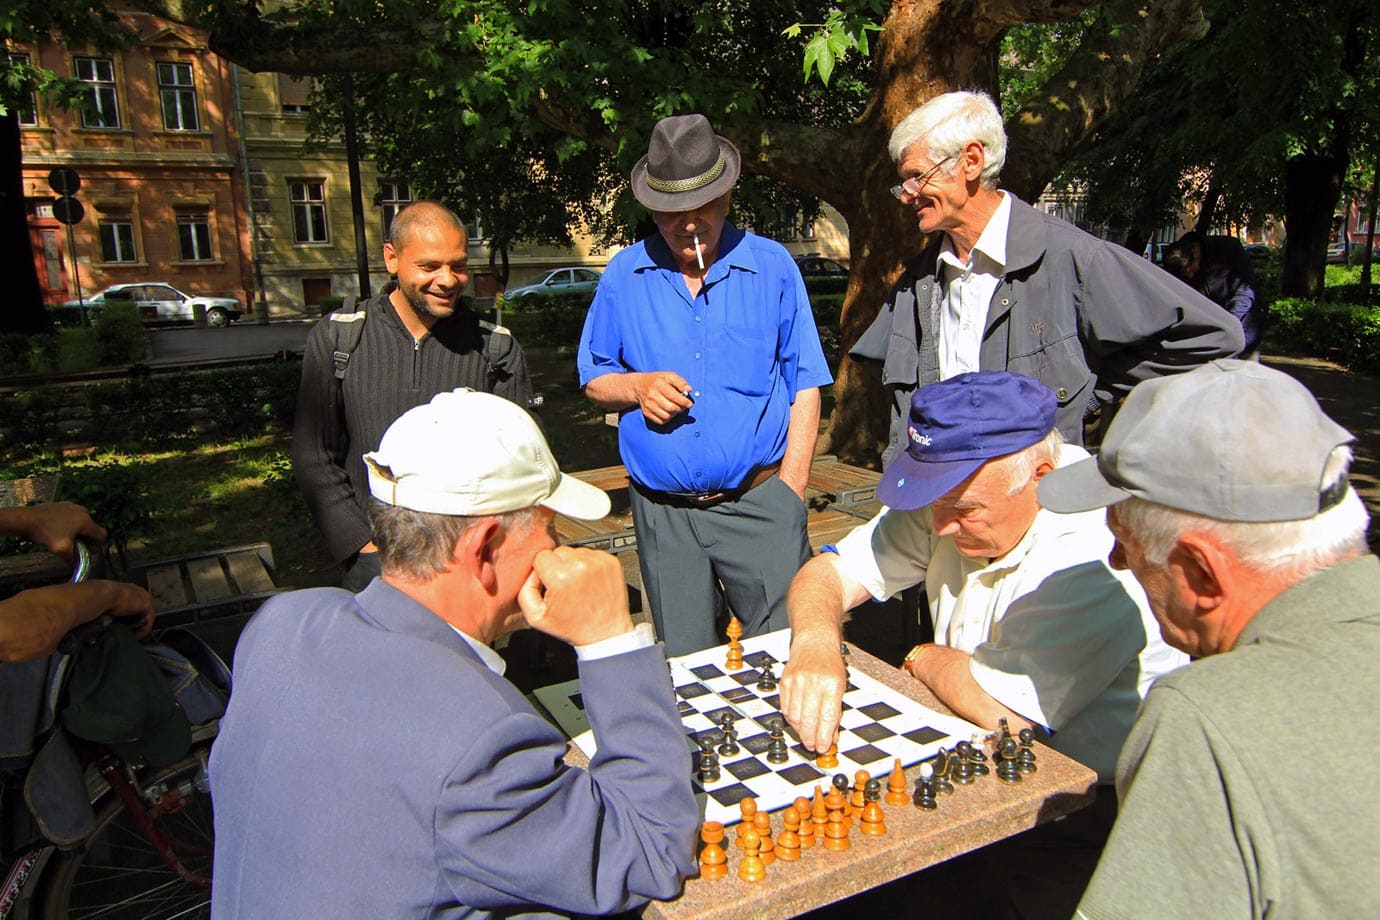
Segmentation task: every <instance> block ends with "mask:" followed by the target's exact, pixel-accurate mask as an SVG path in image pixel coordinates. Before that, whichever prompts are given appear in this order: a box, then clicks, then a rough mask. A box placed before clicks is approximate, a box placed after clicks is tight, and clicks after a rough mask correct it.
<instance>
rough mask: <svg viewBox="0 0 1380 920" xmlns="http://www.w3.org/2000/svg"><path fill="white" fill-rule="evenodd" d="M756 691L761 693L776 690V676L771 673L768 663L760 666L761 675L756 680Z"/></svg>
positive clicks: (769, 663)
mask: <svg viewBox="0 0 1380 920" xmlns="http://www.w3.org/2000/svg"><path fill="white" fill-rule="evenodd" d="M757 689H758V690H761V691H762V692H763V693H769V692H771V691H772V690H775V689H776V675H775V674H774V673H772V669H771V662H770V661H768V662H767V663H766V664H764V665H762V673H761V674H760V675H759V676H758V678H757Z"/></svg>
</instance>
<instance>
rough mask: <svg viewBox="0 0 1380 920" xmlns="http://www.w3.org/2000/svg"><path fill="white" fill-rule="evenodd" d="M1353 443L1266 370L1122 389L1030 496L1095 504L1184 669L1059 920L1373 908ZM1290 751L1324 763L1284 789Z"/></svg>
mask: <svg viewBox="0 0 1380 920" xmlns="http://www.w3.org/2000/svg"><path fill="white" fill-rule="evenodd" d="M1352 440H1353V438H1352V436H1351V434H1350V433H1349V432H1347V431H1346V430H1344V429H1343V428H1342V427H1341V426H1339V425H1337V424H1336V423H1335V422H1333V421H1332V420H1331V419H1330V418H1328V417H1327V416H1326V415H1325V414H1323V411H1322V409H1321V408H1320V407H1319V406H1318V402H1317V400H1316V399H1314V398H1313V395H1312V394H1311V393H1309V392H1308V390H1307V389H1306V388H1305V387H1304V386H1303V385H1302V384H1301V383H1299V382H1298V381H1297V380H1295V379H1293V378H1292V377H1290V376H1288V375H1287V374H1284V373H1281V372H1280V371H1277V370H1274V369H1272V368H1268V367H1265V366H1263V365H1260V364H1257V363H1255V362H1253V361H1216V362H1213V363H1212V364H1209V365H1205V366H1203V367H1200V368H1197V369H1195V370H1193V371H1191V372H1189V373H1187V374H1184V375H1182V376H1179V377H1169V378H1164V379H1160V380H1154V381H1148V382H1146V383H1142V384H1140V385H1138V386H1137V387H1136V388H1135V389H1134V390H1132V391H1131V395H1130V397H1128V398H1127V400H1126V403H1125V405H1124V406H1123V407H1122V409H1121V411H1120V412H1119V413H1118V414H1117V417H1116V419H1115V421H1113V423H1112V425H1111V427H1110V428H1109V429H1108V431H1107V437H1106V439H1105V440H1104V441H1103V444H1102V450H1101V452H1100V453H1099V455H1098V457H1097V459H1095V460H1087V461H1084V462H1083V463H1080V464H1078V465H1076V466H1072V467H1069V468H1066V469H1060V470H1057V471H1056V472H1054V473H1051V474H1050V475H1049V476H1047V477H1045V480H1044V481H1042V482H1041V483H1040V486H1039V490H1040V500H1041V501H1042V502H1043V503H1044V504H1045V506H1046V507H1048V508H1050V509H1052V510H1055V511H1068V512H1071V513H1074V514H1085V513H1088V512H1089V509H1101V508H1102V507H1103V506H1106V509H1107V510H1106V516H1107V522H1108V524H1109V525H1110V527H1111V530H1112V533H1113V534H1114V535H1115V537H1116V548H1115V549H1114V550H1113V553H1112V564H1113V565H1115V566H1117V567H1119V568H1126V569H1129V570H1130V571H1131V572H1133V573H1134V574H1135V576H1136V578H1137V579H1139V580H1140V582H1141V583H1142V584H1143V585H1144V586H1145V590H1146V593H1147V594H1148V595H1149V597H1150V606H1151V607H1152V609H1153V610H1154V612H1155V618H1156V619H1157V620H1158V621H1159V624H1160V630H1161V631H1162V632H1163V634H1164V637H1165V639H1167V640H1168V641H1169V642H1170V644H1172V645H1174V646H1176V647H1178V648H1181V649H1183V650H1185V651H1187V652H1189V653H1190V654H1192V655H1194V656H1195V660H1194V662H1193V663H1192V664H1190V665H1189V666H1188V667H1185V668H1183V669H1181V670H1179V671H1176V672H1175V673H1173V674H1170V675H1168V676H1166V677H1165V678H1164V679H1163V680H1161V681H1160V682H1159V683H1158V684H1156V686H1155V688H1154V689H1153V690H1151V691H1150V695H1149V696H1147V697H1146V699H1145V705H1144V706H1143V707H1142V709H1141V711H1140V715H1139V716H1138V718H1137V719H1136V724H1135V728H1134V729H1133V730H1132V731H1131V736H1130V738H1128V739H1127V741H1126V746H1125V749H1124V750H1123V751H1122V754H1121V760H1120V762H1119V763H1118V765H1117V777H1116V783H1117V791H1118V793H1119V794H1120V796H1121V811H1120V813H1119V815H1118V816H1117V822H1116V827H1115V828H1114V829H1113V831H1112V836H1111V839H1110V840H1109V841H1108V842H1107V847H1106V851H1105V852H1104V854H1103V856H1102V861H1101V862H1100V863H1099V864H1098V866H1097V872H1096V874H1095V875H1094V876H1093V879H1092V882H1091V884H1090V885H1089V887H1088V890H1087V893H1086V894H1085V895H1084V897H1083V900H1082V902H1081V903H1080V904H1079V906H1078V915H1079V916H1081V917H1086V918H1090V920H1100V918H1106V917H1124V916H1127V909H1128V905H1134V910H1135V912H1136V914H1137V915H1138V916H1144V917H1170V918H1177V917H1185V918H1187V917H1264V916H1270V917H1364V916H1373V915H1374V914H1375V896H1374V891H1373V889H1374V884H1375V879H1377V878H1380V808H1377V807H1376V803H1375V797H1376V784H1375V744H1374V742H1373V741H1372V740H1371V737H1370V736H1371V734H1372V730H1371V729H1370V728H1369V726H1370V725H1371V723H1372V722H1373V720H1374V717H1375V713H1374V710H1375V700H1376V699H1377V698H1380V670H1378V669H1377V668H1376V660H1377V659H1380V600H1377V599H1380V560H1377V559H1376V557H1375V556H1374V555H1373V554H1371V553H1370V552H1368V551H1367V548H1366V526H1367V523H1368V515H1367V513H1366V508H1365V505H1363V504H1362V502H1361V499H1360V497H1359V496H1358V495H1357V494H1356V491H1355V490H1354V489H1353V488H1351V486H1350V485H1349V484H1348V482H1347V469H1348V468H1349V466H1350V463H1351V449H1350V448H1349V447H1348V445H1349V444H1350V442H1351V441H1352ZM1358 726H1359V727H1361V728H1360V729H1359V731H1360V733H1359V734H1358V733H1357V732H1358ZM1295 748H1297V749H1302V750H1305V751H1326V754H1325V755H1324V757H1323V761H1325V763H1326V766H1325V767H1324V768H1323V769H1322V770H1321V771H1320V772H1318V773H1317V774H1316V775H1315V776H1312V777H1308V778H1307V780H1306V781H1301V780H1302V778H1301V777H1300V775H1299V774H1300V771H1298V770H1296V769H1291V768H1290V766H1289V764H1288V763H1287V759H1286V758H1283V757H1281V754H1282V753H1284V752H1285V751H1286V750H1288V749H1295Z"/></svg>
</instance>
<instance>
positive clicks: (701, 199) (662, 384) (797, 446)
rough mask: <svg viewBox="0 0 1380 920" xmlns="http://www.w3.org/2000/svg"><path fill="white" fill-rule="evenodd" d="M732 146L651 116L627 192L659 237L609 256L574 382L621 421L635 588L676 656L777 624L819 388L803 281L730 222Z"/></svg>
mask: <svg viewBox="0 0 1380 920" xmlns="http://www.w3.org/2000/svg"><path fill="white" fill-rule="evenodd" d="M738 170H739V156H738V149H737V148H736V147H734V146H733V144H732V143H731V142H730V141H729V140H728V139H727V138H723V137H720V136H719V135H717V134H715V133H714V130H713V129H712V128H711V127H710V126H709V122H708V121H707V120H706V119H705V117H704V116H703V115H677V116H674V117H671V118H664V119H662V120H661V121H659V122H658V123H657V125H656V128H655V129H654V130H653V132H652V140H651V144H650V147H649V150H648V153H647V155H646V156H645V157H643V158H642V159H641V160H640V161H639V162H638V163H637V165H636V166H634V167H633V171H632V190H633V194H634V195H635V196H636V198H637V200H638V201H639V202H641V203H642V204H643V205H645V206H646V207H647V208H648V209H649V210H650V211H651V212H652V220H653V222H654V223H655V224H656V227H657V231H658V232H657V233H656V234H654V235H652V236H649V237H648V238H647V239H645V240H643V241H641V242H640V243H637V244H636V245H633V246H630V247H628V248H627V249H625V250H623V251H622V252H620V253H619V254H618V255H616V256H614V257H613V259H612V260H610V262H609V265H608V269H607V270H606V271H605V272H604V276H603V278H602V279H601V280H600V282H599V289H598V290H597V291H596V292H595V295H594V303H593V304H592V305H591V306H590V309H589V315H588V316H587V317H586V318H585V327H584V331H583V334H582V335H581V336H580V351H579V357H578V365H579V371H580V385H581V386H583V387H584V388H585V394H586V395H587V396H588V397H589V398H590V399H591V400H593V401H594V402H595V403H597V404H598V405H600V406H603V407H604V408H606V409H613V410H616V411H618V412H620V413H621V416H620V418H619V422H618V449H619V453H620V454H621V455H622V458H623V463H624V465H626V466H627V468H628V477H629V479H630V480H631V482H632V488H631V489H630V490H629V491H630V502H631V504H632V512H633V524H634V526H635V527H636V529H637V553H638V559H639V561H640V563H641V567H642V584H643V587H644V588H645V589H646V592H647V599H648V602H649V604H650V606H651V610H652V619H653V621H654V622H655V623H656V629H657V635H659V636H660V637H661V638H662V639H663V640H664V641H665V642H666V646H667V649H668V650H669V651H670V653H671V654H673V655H683V654H686V653H689V652H693V651H698V650H699V649H702V648H708V647H709V646H712V645H718V644H720V643H722V642H723V641H724V639H723V632H722V630H721V628H720V626H719V625H716V620H717V619H718V615H719V613H720V612H721V607H722V604H721V602H720V591H721V590H722V595H723V597H724V598H725V599H726V600H727V602H728V606H729V607H730V608H732V610H733V612H734V614H736V615H737V617H738V619H739V620H741V621H742V624H743V634H744V635H745V636H755V635H758V634H760V633H763V632H768V631H770V630H774V629H782V628H784V627H785V626H786V606H785V598H786V589H787V587H788V586H789V585H790V582H791V578H792V577H793V576H794V575H795V573H796V571H797V570H799V568H800V566H801V565H802V564H803V563H804V562H805V560H806V559H808V558H809V557H810V547H809V543H808V542H807V540H806V536H805V504H804V501H803V499H804V496H805V485H806V482H807V481H808V479H809V476H810V462H811V459H812V458H813V455H814V449H815V440H816V438H817V437H818V434H819V388H820V387H821V386H824V385H825V384H828V383H829V382H830V380H831V377H830V374H829V368H828V366H827V365H826V364H825V361H824V353H823V350H822V349H821V348H820V344H819V335H818V333H817V332H816V331H815V322H814V315H813V314H812V313H811V312H810V301H809V298H808V297H807V296H806V294H805V284H804V282H803V281H802V280H801V277H800V271H799V269H797V268H796V266H795V263H794V262H793V261H792V260H791V256H790V253H788V252H787V251H786V249H785V248H784V247H783V246H781V245H780V244H779V243H774V242H772V241H770V240H766V239H763V238H762V237H760V236H756V235H755V234H752V233H747V232H744V231H742V230H739V229H738V228H737V227H735V226H733V225H732V224H731V223H729V222H728V211H729V204H730V202H731V200H732V194H733V192H732V190H733V185H734V183H735V182H737V180H738Z"/></svg>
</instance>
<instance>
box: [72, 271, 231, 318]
mask: <svg viewBox="0 0 1380 920" xmlns="http://www.w3.org/2000/svg"><path fill="white" fill-rule="evenodd" d="M117 300H120V301H130V300H132V301H134V303H135V305H136V306H138V308H139V316H140V317H142V318H143V320H144V322H146V323H154V322H158V323H166V322H179V321H186V322H191V321H192V320H193V319H195V318H196V308H197V307H198V306H200V307H205V308H206V323H207V325H210V326H228V325H229V324H230V323H232V322H234V321H235V320H237V319H239V318H240V317H241V316H243V315H244V308H243V307H241V306H240V304H239V302H238V301H236V300H235V299H234V298H232V297H197V296H194V295H192V294H184V293H182V292H181V291H179V290H178V289H177V288H175V287H173V286H172V285H171V284H163V283H161V282H149V283H147V284H112V285H111V286H110V287H108V288H106V289H105V290H103V291H101V292H100V293H98V294H92V295H91V296H90V297H87V298H85V302H86V305H87V306H88V307H95V308H99V307H101V306H103V305H104V304H105V303H106V302H107V301H117ZM79 305H80V304H79V302H78V301H75V300H69V301H67V303H66V304H65V306H69V307H75V306H79Z"/></svg>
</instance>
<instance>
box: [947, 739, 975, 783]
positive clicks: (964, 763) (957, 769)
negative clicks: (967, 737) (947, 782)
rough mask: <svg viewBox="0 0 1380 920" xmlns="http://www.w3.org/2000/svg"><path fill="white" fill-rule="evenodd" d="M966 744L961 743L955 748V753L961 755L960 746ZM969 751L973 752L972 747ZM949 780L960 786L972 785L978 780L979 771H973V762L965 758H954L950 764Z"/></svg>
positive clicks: (964, 742)
mask: <svg viewBox="0 0 1380 920" xmlns="http://www.w3.org/2000/svg"><path fill="white" fill-rule="evenodd" d="M964 744H967V742H966V741H960V742H959V743H958V745H956V746H955V749H954V753H955V754H956V755H958V754H959V746H961V745H964ZM968 750H969V752H971V745H970V746H969V749H968ZM949 779H951V780H953V781H954V782H955V783H958V784H959V785H960V786H968V785H971V784H972V783H973V781H974V780H976V779H977V771H976V770H974V769H973V762H972V761H971V760H969V759H968V758H967V757H965V756H955V757H953V758H952V759H951V760H950V763H949Z"/></svg>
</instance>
